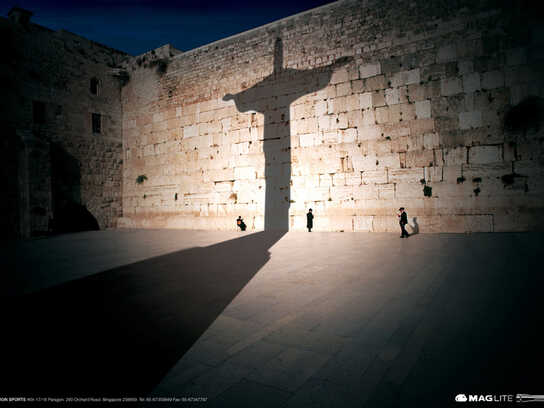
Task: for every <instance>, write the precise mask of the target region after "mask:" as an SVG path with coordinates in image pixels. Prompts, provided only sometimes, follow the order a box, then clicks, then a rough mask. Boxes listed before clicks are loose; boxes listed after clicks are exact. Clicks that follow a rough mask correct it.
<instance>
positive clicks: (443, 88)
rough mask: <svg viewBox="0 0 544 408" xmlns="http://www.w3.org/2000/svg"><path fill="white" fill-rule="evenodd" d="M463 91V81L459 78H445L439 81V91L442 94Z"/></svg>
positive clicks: (447, 94)
mask: <svg viewBox="0 0 544 408" xmlns="http://www.w3.org/2000/svg"><path fill="white" fill-rule="evenodd" d="M461 92H463V81H462V80H461V78H446V79H442V81H441V83H440V93H441V94H442V95H443V96H451V95H456V94H458V93H461Z"/></svg>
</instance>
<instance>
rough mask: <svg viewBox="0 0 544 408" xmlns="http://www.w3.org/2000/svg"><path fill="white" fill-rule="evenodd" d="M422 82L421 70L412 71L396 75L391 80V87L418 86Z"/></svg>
mask: <svg viewBox="0 0 544 408" xmlns="http://www.w3.org/2000/svg"><path fill="white" fill-rule="evenodd" d="M419 81H420V73H419V68H416V69H412V70H410V71H401V72H397V73H396V74H394V75H393V76H392V78H391V86H392V87H393V88H398V87H399V86H403V85H410V84H417V83H419Z"/></svg>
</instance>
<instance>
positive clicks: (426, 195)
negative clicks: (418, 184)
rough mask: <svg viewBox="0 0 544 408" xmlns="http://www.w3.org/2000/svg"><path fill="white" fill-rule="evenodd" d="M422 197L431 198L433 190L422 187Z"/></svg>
mask: <svg viewBox="0 0 544 408" xmlns="http://www.w3.org/2000/svg"><path fill="white" fill-rule="evenodd" d="M423 195H424V196H425V197H431V196H432V195H433V188H432V187H429V186H423Z"/></svg>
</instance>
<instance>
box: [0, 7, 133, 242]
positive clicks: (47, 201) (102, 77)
mask: <svg viewBox="0 0 544 408" xmlns="http://www.w3.org/2000/svg"><path fill="white" fill-rule="evenodd" d="M19 12H21V11H19ZM23 12H24V11H23ZM13 17H14V15H10V18H7V19H4V18H2V19H0V30H1V33H2V38H3V44H2V50H1V54H2V58H1V60H0V78H1V80H2V83H3V89H4V91H5V93H4V97H3V98H2V101H1V105H2V106H1V112H2V116H1V122H2V127H3V129H4V132H5V135H6V137H5V139H6V140H7V138H8V136H9V137H10V138H12V139H15V141H14V142H13V143H11V144H9V146H10V148H11V150H12V151H11V153H10V155H11V158H10V160H11V163H9V166H8V163H4V164H3V167H5V168H6V173H9V174H10V176H9V177H16V178H17V183H9V185H10V193H9V194H8V196H9V198H8V200H9V201H10V202H9V203H4V207H5V208H4V210H5V211H2V224H3V226H4V227H6V229H9V230H10V231H11V232H10V234H9V235H13V234H15V235H18V236H30V235H33V234H40V233H44V232H47V231H48V230H51V228H52V225H51V221H50V219H55V221H58V223H57V227H59V226H60V224H61V223H62V224H63V225H64V227H66V228H69V229H70V228H75V227H76V224H77V223H78V220H76V219H73V217H77V216H78V214H80V215H81V213H83V215H84V216H86V217H88V218H89V219H91V220H92V219H93V218H94V219H95V220H96V221H94V222H95V223H96V222H97V223H98V226H99V227H100V228H108V227H114V226H115V225H116V221H117V219H118V218H119V217H120V216H121V182H122V177H121V169H122V142H121V123H122V120H121V103H120V90H121V84H120V82H119V79H118V78H115V77H114V76H112V69H113V67H115V66H116V65H117V64H118V63H119V62H120V61H121V59H123V58H125V57H126V55H125V54H123V53H121V52H119V51H116V50H113V49H110V48H108V47H105V46H103V45H100V44H97V43H94V42H92V41H90V40H87V39H84V38H81V37H79V36H77V35H74V34H72V33H69V32H67V31H62V30H61V31H57V32H55V31H51V30H48V29H46V28H44V27H41V26H38V25H36V24H33V23H32V22H25V21H18V19H16V18H13ZM91 78H95V79H96V80H97V81H98V92H97V94H96V95H95V94H93V93H91V90H90V80H91ZM92 113H98V114H100V115H101V131H100V133H94V132H93V130H92V123H91V115H92ZM6 129H8V130H7V131H6ZM6 143H7V142H6ZM53 156H54V157H53ZM13 163H16V164H15V165H14V164H13ZM8 167H9V169H8ZM12 167H15V168H17V169H18V171H17V172H14V171H13V169H12ZM11 190H17V191H15V192H14V191H11ZM15 211H17V212H18V213H17V214H14V212H15ZM67 214H71V215H70V217H72V216H73V217H72V218H70V217H68V215H67ZM63 217H64V219H63ZM59 219H60V220H59Z"/></svg>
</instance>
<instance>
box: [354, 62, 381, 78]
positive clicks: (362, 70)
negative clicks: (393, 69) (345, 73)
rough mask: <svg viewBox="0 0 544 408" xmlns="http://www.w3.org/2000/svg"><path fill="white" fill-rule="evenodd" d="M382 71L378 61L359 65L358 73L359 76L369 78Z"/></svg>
mask: <svg viewBox="0 0 544 408" xmlns="http://www.w3.org/2000/svg"><path fill="white" fill-rule="evenodd" d="M381 73H382V71H381V66H380V63H379V62H378V63H375V64H365V65H361V66H359V75H360V78H362V79H364V78H370V77H373V76H376V75H380V74H381Z"/></svg>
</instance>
